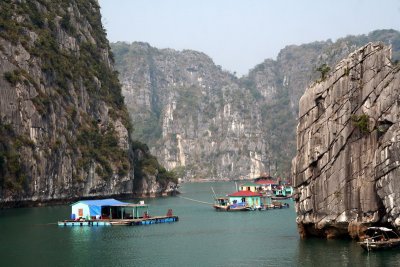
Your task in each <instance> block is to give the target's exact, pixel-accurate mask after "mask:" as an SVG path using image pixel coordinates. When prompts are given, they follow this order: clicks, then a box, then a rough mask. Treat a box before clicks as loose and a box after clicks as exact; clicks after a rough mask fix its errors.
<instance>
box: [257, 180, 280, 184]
mask: <svg viewBox="0 0 400 267" xmlns="http://www.w3.org/2000/svg"><path fill="white" fill-rule="evenodd" d="M256 184H278V182H277V181H274V180H264V179H262V180H258V181H257V182H256Z"/></svg>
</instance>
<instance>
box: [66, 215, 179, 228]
mask: <svg viewBox="0 0 400 267" xmlns="http://www.w3.org/2000/svg"><path fill="white" fill-rule="evenodd" d="M177 221H179V217H178V216H154V217H149V218H137V219H115V220H113V219H110V220H83V221H74V220H64V221H59V222H58V226H118V225H131V226H132V225H150V224H158V223H171V222H177Z"/></svg>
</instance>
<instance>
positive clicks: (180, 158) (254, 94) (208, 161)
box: [111, 30, 400, 179]
mask: <svg viewBox="0 0 400 267" xmlns="http://www.w3.org/2000/svg"><path fill="white" fill-rule="evenodd" d="M371 40H373V41H374V40H382V41H385V42H386V43H391V44H392V46H393V51H396V53H397V54H395V59H399V58H400V55H399V51H400V33H399V32H397V31H394V30H382V31H375V32H372V33H370V34H369V35H361V36H348V37H346V38H342V39H339V40H337V41H336V42H332V41H331V40H328V41H324V42H314V43H310V44H304V45H290V46H287V47H285V48H284V49H282V50H281V52H280V53H279V55H278V57H277V59H276V60H272V59H267V60H265V61H264V62H263V63H261V64H258V65H257V66H255V67H254V68H253V69H252V70H250V72H249V74H248V75H246V76H244V77H241V78H237V77H236V76H235V75H233V74H231V73H229V72H227V71H224V70H222V69H221V67H219V66H216V65H215V64H214V62H213V61H212V60H211V59H210V58H209V57H208V56H207V55H205V54H203V53H200V52H196V51H190V50H184V51H181V52H180V51H175V50H172V49H157V48H154V47H151V46H150V45H149V44H147V43H132V44H126V43H121V42H119V43H115V44H112V45H111V46H112V50H113V52H114V54H115V61H116V68H117V69H118V71H119V73H120V80H121V82H122V86H123V95H124V96H125V101H126V104H127V107H128V110H129V112H130V114H131V117H132V120H133V128H134V132H133V134H134V136H135V138H137V139H139V140H142V141H144V142H146V143H147V144H149V147H150V149H151V151H152V152H153V153H154V154H156V155H157V157H158V158H159V159H160V160H161V162H162V163H163V164H164V165H165V166H166V167H167V168H168V169H170V170H174V171H175V172H177V173H178V174H179V175H180V176H183V177H185V178H187V179H193V178H215V179H221V178H230V179H238V178H241V177H246V178H252V177H256V176H258V175H259V174H260V173H262V172H267V173H271V174H272V175H281V176H289V174H290V165H291V160H292V158H293V157H294V156H295V148H296V141H295V125H296V119H297V113H298V101H299V99H300V96H301V95H302V94H303V93H304V89H305V88H306V87H307V86H308V85H309V84H310V82H311V81H314V80H315V79H317V78H318V77H319V75H320V73H319V72H318V71H317V69H318V68H319V67H320V66H322V65H323V64H326V65H328V66H334V64H336V63H337V62H338V61H339V60H340V59H342V58H344V57H345V56H346V55H348V54H349V53H350V52H351V51H354V50H355V49H356V48H357V47H359V46H361V45H364V44H365V43H367V42H368V41H371Z"/></svg>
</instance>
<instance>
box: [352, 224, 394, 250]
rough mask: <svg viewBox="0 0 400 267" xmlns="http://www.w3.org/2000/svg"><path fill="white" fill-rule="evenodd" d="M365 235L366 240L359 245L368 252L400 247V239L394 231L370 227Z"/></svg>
mask: <svg viewBox="0 0 400 267" xmlns="http://www.w3.org/2000/svg"><path fill="white" fill-rule="evenodd" d="M364 234H365V235H366V238H365V239H364V240H362V241H360V242H358V244H359V245H360V246H361V247H362V248H363V249H365V250H366V251H371V250H384V249H391V248H395V247H399V246H400V237H399V235H398V234H397V233H396V232H395V231H393V230H392V229H389V228H386V227H368V228H367V229H366V230H365V231H364Z"/></svg>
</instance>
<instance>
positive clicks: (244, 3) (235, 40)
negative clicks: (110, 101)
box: [98, 0, 400, 76]
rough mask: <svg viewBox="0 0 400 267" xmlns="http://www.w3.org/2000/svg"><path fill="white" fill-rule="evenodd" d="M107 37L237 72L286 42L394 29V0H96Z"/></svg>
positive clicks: (398, 26)
mask: <svg viewBox="0 0 400 267" xmlns="http://www.w3.org/2000/svg"><path fill="white" fill-rule="evenodd" d="M98 1H99V4H100V7H101V14H102V22H103V24H104V27H105V29H106V31H107V36H108V39H109V40H110V41H111V42H117V41H125V42H128V43H130V42H135V41H140V42H147V43H149V44H150V45H151V46H153V47H156V48H172V49H176V50H183V49H191V50H196V51H200V52H204V53H205V54H207V55H208V56H210V57H211V58H212V59H213V60H214V62H215V64H217V65H221V66H222V68H223V69H225V70H228V71H230V72H232V73H234V72H236V73H237V75H238V76H241V75H245V74H247V72H248V71H249V70H250V69H251V68H254V67H255V66H256V65H257V64H260V63H262V62H263V61H264V60H265V59H267V58H271V59H276V57H277V55H278V53H279V51H280V50H281V49H283V48H284V47H285V46H287V45H292V44H296V45H300V44H303V43H309V42H313V41H325V40H327V39H332V40H333V41H335V40H336V39H338V38H341V37H345V36H347V35H358V34H368V33H369V32H371V31H373V30H377V29H395V30H400V0H379V1H371V0H336V1H333V0H331V1H327V0H319V1H317V0H98Z"/></svg>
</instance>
